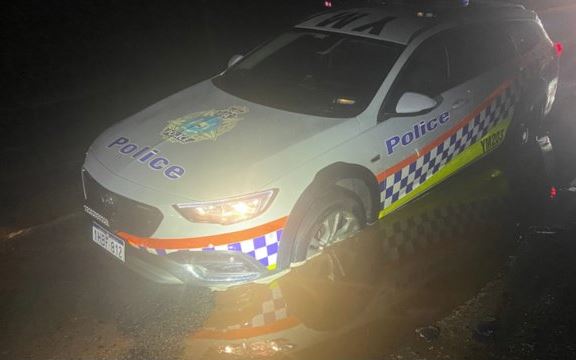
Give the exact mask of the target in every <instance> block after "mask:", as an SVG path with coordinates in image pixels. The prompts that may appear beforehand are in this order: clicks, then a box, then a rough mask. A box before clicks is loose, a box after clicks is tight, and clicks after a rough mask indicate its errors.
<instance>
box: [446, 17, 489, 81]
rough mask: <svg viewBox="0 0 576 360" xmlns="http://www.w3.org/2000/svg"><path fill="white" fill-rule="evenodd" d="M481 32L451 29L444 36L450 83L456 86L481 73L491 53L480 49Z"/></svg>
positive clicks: (481, 41) (485, 67)
mask: <svg viewBox="0 0 576 360" xmlns="http://www.w3.org/2000/svg"><path fill="white" fill-rule="evenodd" d="M482 43H483V40H482V34H481V33H480V31H478V29H477V28H475V29H465V30H462V31H452V32H450V33H449V34H447V36H446V49H447V50H448V59H449V64H450V73H449V77H450V85H451V87H455V86H458V85H460V84H462V83H464V82H466V81H468V80H470V79H472V78H473V77H475V76H477V75H479V74H480V73H482V72H483V71H484V70H485V69H487V68H488V66H489V65H488V64H487V63H486V62H487V60H489V58H490V57H492V56H494V55H493V54H485V53H483V51H482V50H483V49H482V47H483V46H482Z"/></svg>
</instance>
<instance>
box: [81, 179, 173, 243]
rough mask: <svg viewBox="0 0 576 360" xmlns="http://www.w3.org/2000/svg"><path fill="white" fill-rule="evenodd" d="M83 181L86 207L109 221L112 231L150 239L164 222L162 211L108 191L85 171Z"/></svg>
mask: <svg viewBox="0 0 576 360" xmlns="http://www.w3.org/2000/svg"><path fill="white" fill-rule="evenodd" d="M82 181H83V184H84V191H85V195H86V205H87V206H88V207H89V208H91V209H92V210H94V211H96V212H97V213H98V214H100V215H102V216H103V217H105V218H106V219H108V221H109V223H110V224H109V226H110V229H111V230H112V231H114V232H116V231H125V232H127V233H130V234H133V235H136V236H141V237H148V236H151V235H152V234H153V233H154V231H156V229H157V228H158V226H159V225H160V223H161V222H162V219H163V216H162V213H161V212H160V210H158V209H157V208H155V207H152V206H149V205H146V204H142V203H140V202H137V201H134V200H131V199H128V198H126V197H124V196H122V195H118V194H116V193H113V192H112V191H109V190H107V189H106V188H104V187H103V186H102V185H100V184H99V183H97V182H96V180H94V179H93V178H92V177H91V176H90V174H88V172H87V171H85V170H83V171H82Z"/></svg>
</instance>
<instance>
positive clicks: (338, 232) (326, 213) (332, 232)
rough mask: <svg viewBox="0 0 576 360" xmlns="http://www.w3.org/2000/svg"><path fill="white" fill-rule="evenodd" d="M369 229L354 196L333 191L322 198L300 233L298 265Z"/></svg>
mask: <svg viewBox="0 0 576 360" xmlns="http://www.w3.org/2000/svg"><path fill="white" fill-rule="evenodd" d="M365 225H366V216H365V211H364V209H363V207H362V204H361V202H360V199H358V196H356V194H354V193H353V192H351V191H349V190H346V189H343V188H340V187H337V186H335V187H333V188H331V189H330V190H328V191H326V192H325V193H324V194H323V195H321V196H318V197H317V198H316V199H314V201H313V202H312V205H311V206H310V208H309V209H308V211H307V212H306V215H305V216H304V219H303V220H302V223H301V224H300V227H299V228H298V230H297V232H296V248H295V253H294V257H293V258H294V261H296V262H299V261H304V260H307V259H310V258H311V257H314V256H316V255H318V254H320V253H321V252H322V251H323V250H324V249H325V248H327V247H329V246H331V245H333V244H335V243H338V242H340V241H342V240H345V239H347V238H349V237H350V236H352V235H353V234H355V233H356V232H357V231H359V230H360V229H361V228H363V227H364V226H365Z"/></svg>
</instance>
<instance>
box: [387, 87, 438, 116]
mask: <svg viewBox="0 0 576 360" xmlns="http://www.w3.org/2000/svg"><path fill="white" fill-rule="evenodd" d="M436 105H438V102H437V101H436V100H434V99H432V98H431V97H429V96H426V95H424V94H418V93H413V92H406V93H404V94H403V95H402V96H401V97H400V100H398V104H397V105H396V113H397V114H413V113H419V112H421V111H424V110H430V109H433V108H434V107H435V106H436Z"/></svg>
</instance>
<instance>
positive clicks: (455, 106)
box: [452, 98, 470, 110]
mask: <svg viewBox="0 0 576 360" xmlns="http://www.w3.org/2000/svg"><path fill="white" fill-rule="evenodd" d="M469 102H470V99H469V98H463V99H458V100H456V101H454V102H453V103H452V110H456V109H458V108H461V107H462V106H464V105H466V104H468V103H469Z"/></svg>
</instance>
